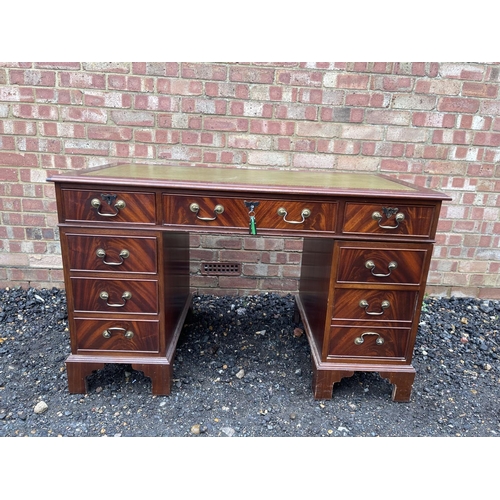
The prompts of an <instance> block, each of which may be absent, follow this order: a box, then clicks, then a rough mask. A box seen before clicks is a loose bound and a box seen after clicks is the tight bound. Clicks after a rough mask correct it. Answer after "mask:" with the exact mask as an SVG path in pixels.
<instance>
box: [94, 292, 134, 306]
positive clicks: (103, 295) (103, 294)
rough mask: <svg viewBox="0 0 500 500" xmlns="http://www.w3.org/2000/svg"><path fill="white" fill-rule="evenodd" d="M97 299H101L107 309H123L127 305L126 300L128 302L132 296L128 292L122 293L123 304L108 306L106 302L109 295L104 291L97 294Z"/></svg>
mask: <svg viewBox="0 0 500 500" xmlns="http://www.w3.org/2000/svg"><path fill="white" fill-rule="evenodd" d="M99 298H101V299H102V300H105V301H106V305H108V306H109V307H123V306H125V305H126V304H127V300H130V299H131V298H132V294H131V293H130V292H123V293H122V299H123V304H110V303H109V302H108V299H109V293H108V292H106V290H103V291H102V292H101V293H100V294H99Z"/></svg>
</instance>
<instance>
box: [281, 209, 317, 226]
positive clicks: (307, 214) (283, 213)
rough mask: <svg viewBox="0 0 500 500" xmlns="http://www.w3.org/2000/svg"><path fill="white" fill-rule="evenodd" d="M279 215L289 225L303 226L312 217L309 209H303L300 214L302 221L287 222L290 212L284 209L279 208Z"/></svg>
mask: <svg viewBox="0 0 500 500" xmlns="http://www.w3.org/2000/svg"><path fill="white" fill-rule="evenodd" d="M278 215H279V216H280V217H283V220H284V221H285V222H287V223H288V224H302V223H303V222H304V221H305V220H306V219H307V218H308V217H310V216H311V211H310V210H309V209H308V208H304V209H302V212H300V215H301V217H302V220H286V216H287V215H288V212H287V211H286V209H285V208H284V207H280V208H278Z"/></svg>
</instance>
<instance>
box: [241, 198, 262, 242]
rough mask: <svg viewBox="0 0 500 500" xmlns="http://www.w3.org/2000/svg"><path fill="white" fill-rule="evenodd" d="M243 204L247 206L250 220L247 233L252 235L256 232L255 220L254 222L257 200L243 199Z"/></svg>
mask: <svg viewBox="0 0 500 500" xmlns="http://www.w3.org/2000/svg"><path fill="white" fill-rule="evenodd" d="M244 203H245V206H246V207H247V208H248V215H249V217H250V222H249V223H248V229H249V233H250V234H252V235H255V234H257V222H255V207H257V206H258V205H259V203H260V202H259V201H245V202H244Z"/></svg>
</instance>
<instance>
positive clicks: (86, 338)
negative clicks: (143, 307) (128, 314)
mask: <svg viewBox="0 0 500 500" xmlns="http://www.w3.org/2000/svg"><path fill="white" fill-rule="evenodd" d="M75 327H76V331H75V332H74V334H75V335H76V338H77V354H81V353H82V352H84V351H99V352H102V353H106V354H109V353H110V352H112V351H115V352H121V353H123V352H130V353H134V354H137V353H152V354H155V353H158V352H159V349H160V344H159V322H158V321H134V320H128V319H107V320H99V319H79V318H75ZM104 332H109V338H106V337H105V336H104V335H103V333H104ZM127 332H132V333H133V337H132V338H127V337H126V336H125V334H126V333H127Z"/></svg>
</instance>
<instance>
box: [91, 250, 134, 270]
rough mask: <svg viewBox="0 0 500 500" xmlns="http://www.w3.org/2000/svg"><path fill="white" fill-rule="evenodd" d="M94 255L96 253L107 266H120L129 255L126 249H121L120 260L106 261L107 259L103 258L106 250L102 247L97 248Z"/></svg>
mask: <svg viewBox="0 0 500 500" xmlns="http://www.w3.org/2000/svg"><path fill="white" fill-rule="evenodd" d="M96 255H97V257H99V258H100V259H102V261H103V263H104V264H107V265H108V266H121V265H122V264H123V263H124V262H125V259H128V258H129V257H130V252H129V251H128V250H125V249H123V250H122V251H121V252H120V259H121V260H120V262H107V261H105V260H104V259H105V257H106V250H104V249H103V248H98V249H97V252H96Z"/></svg>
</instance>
